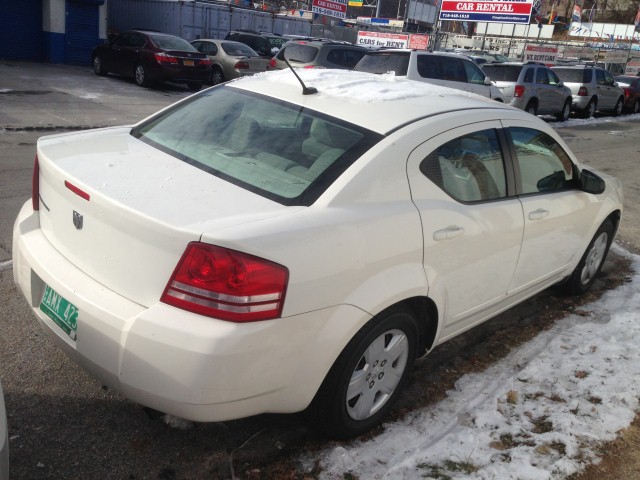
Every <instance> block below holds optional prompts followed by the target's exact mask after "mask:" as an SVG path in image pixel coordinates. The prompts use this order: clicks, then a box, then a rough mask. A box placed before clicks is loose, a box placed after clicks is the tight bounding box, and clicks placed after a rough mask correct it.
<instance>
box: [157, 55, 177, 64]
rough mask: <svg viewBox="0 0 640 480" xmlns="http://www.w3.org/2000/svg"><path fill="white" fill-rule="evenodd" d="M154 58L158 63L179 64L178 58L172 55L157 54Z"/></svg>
mask: <svg viewBox="0 0 640 480" xmlns="http://www.w3.org/2000/svg"><path fill="white" fill-rule="evenodd" d="M153 56H154V58H155V59H156V61H157V62H158V63H176V64H177V63H178V58H177V57H173V56H171V55H167V54H166V53H164V52H162V53H155V54H154V55H153Z"/></svg>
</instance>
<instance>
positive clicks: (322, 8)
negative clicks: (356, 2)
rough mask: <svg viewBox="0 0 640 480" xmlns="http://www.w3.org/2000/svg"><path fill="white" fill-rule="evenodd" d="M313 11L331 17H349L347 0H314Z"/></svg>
mask: <svg viewBox="0 0 640 480" xmlns="http://www.w3.org/2000/svg"><path fill="white" fill-rule="evenodd" d="M311 11H312V12H313V13H318V14H320V15H327V16H329V17H337V18H347V0H313V4H312V6H311Z"/></svg>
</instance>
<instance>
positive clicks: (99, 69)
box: [91, 55, 107, 77]
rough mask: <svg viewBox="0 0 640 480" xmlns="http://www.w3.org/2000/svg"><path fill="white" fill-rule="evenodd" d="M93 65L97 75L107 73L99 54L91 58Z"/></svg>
mask: <svg viewBox="0 0 640 480" xmlns="http://www.w3.org/2000/svg"><path fill="white" fill-rule="evenodd" d="M91 65H92V66H93V72H94V73H95V74H96V75H100V76H101V77H102V76H104V75H106V74H107V71H106V70H105V69H104V64H103V63H102V59H101V58H100V56H99V55H96V56H95V57H93V60H91Z"/></svg>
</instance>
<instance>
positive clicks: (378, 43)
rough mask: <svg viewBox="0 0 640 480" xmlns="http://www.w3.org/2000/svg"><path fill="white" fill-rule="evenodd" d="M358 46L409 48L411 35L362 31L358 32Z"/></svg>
mask: <svg viewBox="0 0 640 480" xmlns="http://www.w3.org/2000/svg"><path fill="white" fill-rule="evenodd" d="M356 44H357V45H362V46H364V47H386V48H407V47H408V46H409V35H407V34H402V33H383V32H369V31H367V30H361V31H359V32H358V39H357V40H356Z"/></svg>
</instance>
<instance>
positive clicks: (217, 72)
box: [211, 67, 224, 85]
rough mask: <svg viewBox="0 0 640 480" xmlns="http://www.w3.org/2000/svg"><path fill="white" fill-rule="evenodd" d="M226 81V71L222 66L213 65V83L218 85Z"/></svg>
mask: <svg viewBox="0 0 640 480" xmlns="http://www.w3.org/2000/svg"><path fill="white" fill-rule="evenodd" d="M222 82H224V72H223V71H222V69H221V68H220V67H213V70H211V85H218V84H220V83H222Z"/></svg>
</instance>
